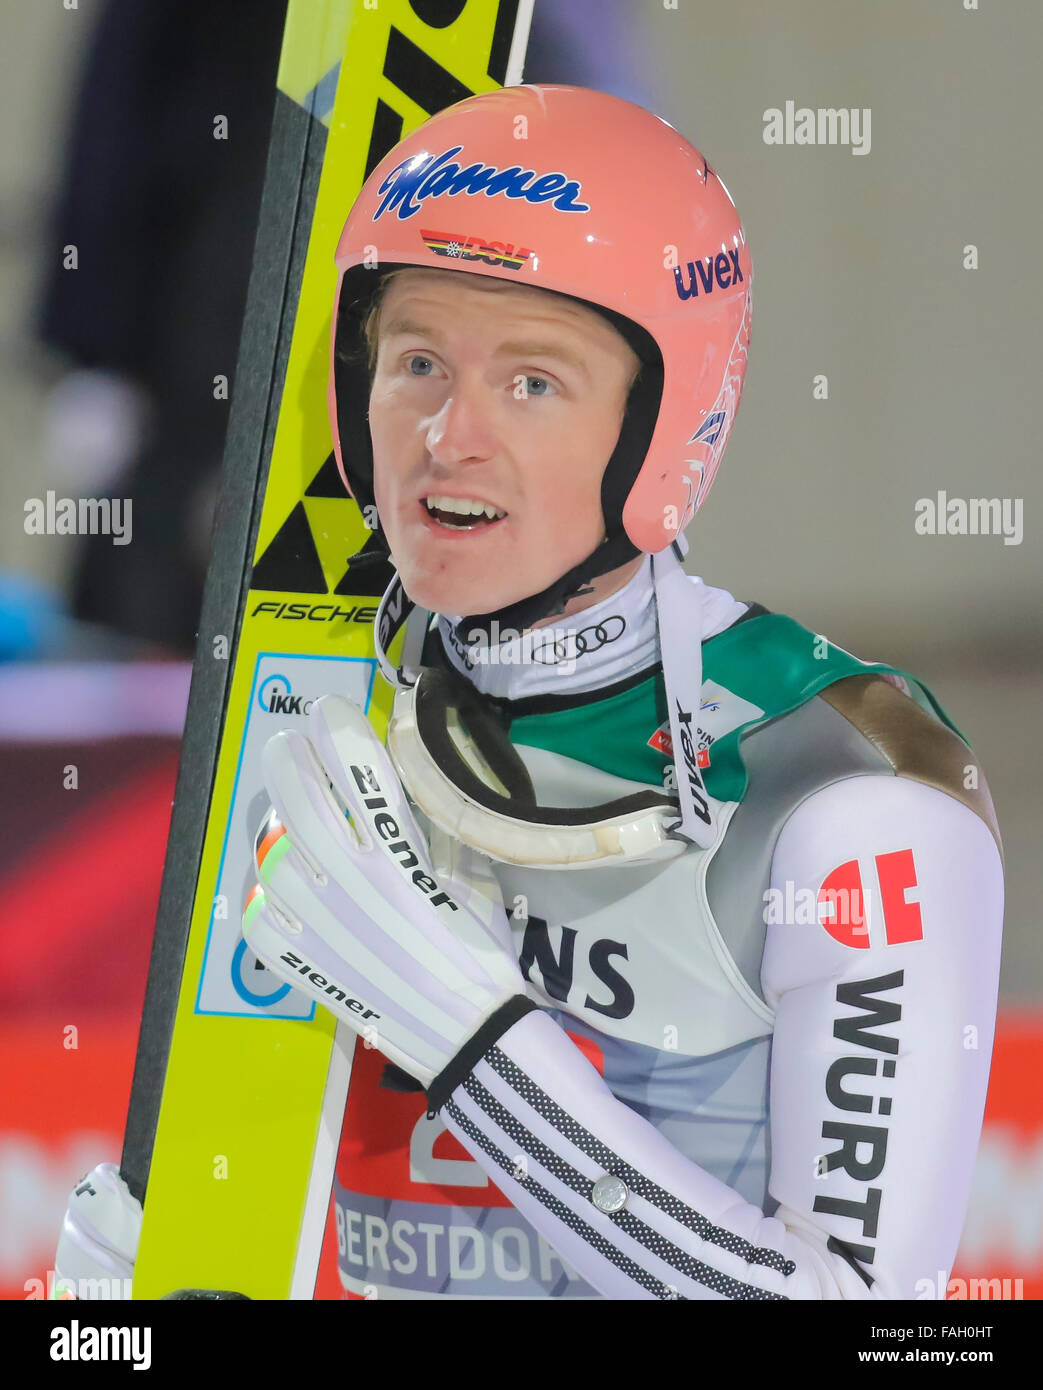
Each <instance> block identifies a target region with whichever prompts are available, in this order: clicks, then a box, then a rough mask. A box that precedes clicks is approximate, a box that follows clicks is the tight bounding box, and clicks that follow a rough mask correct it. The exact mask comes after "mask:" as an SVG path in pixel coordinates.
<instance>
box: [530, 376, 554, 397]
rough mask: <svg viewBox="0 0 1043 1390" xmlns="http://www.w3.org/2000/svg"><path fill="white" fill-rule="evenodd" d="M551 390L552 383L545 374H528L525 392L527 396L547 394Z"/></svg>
mask: <svg viewBox="0 0 1043 1390" xmlns="http://www.w3.org/2000/svg"><path fill="white" fill-rule="evenodd" d="M550 390H551V384H550V382H549V381H548V380H547V378H546V377H545V376H527V377H526V378H525V394H526V395H527V396H546V395H547V394H548V393H549V392H550Z"/></svg>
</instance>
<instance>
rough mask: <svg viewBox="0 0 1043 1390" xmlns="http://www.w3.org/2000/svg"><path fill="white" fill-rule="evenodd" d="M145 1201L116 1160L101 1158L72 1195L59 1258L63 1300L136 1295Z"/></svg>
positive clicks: (57, 1293) (57, 1281)
mask: <svg viewBox="0 0 1043 1390" xmlns="http://www.w3.org/2000/svg"><path fill="white" fill-rule="evenodd" d="M140 1238H141V1203H140V1202H138V1201H137V1199H136V1198H135V1197H133V1196H131V1193H130V1190H129V1188H128V1187H127V1184H126V1183H125V1182H124V1181H123V1179H122V1178H121V1177H120V1173H119V1168H118V1167H117V1165H116V1164H115V1163H99V1164H98V1166H97V1167H96V1168H92V1169H91V1171H90V1172H89V1173H87V1174H86V1175H85V1176H84V1177H82V1178H81V1179H80V1181H79V1182H78V1183H77V1184H76V1187H75V1189H74V1190H73V1192H72V1194H71V1195H70V1197H69V1205H68V1207H67V1208H66V1212H65V1219H64V1220H63V1221H62V1233H61V1236H60V1237H59V1239H58V1251H57V1253H56V1255H55V1257H54V1274H55V1293H54V1297H55V1298H58V1299H71V1298H99V1299H124V1298H130V1287H131V1279H132V1277H133V1274H134V1261H135V1260H136V1259H137V1256H138V1241H139V1239H140Z"/></svg>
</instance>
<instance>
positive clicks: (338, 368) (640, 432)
mask: <svg viewBox="0 0 1043 1390" xmlns="http://www.w3.org/2000/svg"><path fill="white" fill-rule="evenodd" d="M404 268H405V266H403V265H398V264H396V265H382V266H381V271H382V272H383V274H380V273H375V272H374V271H373V270H372V269H369V268H366V267H363V266H353V267H351V268H349V269H348V270H346V271H345V272H344V276H343V280H342V283H341V291H340V298H339V302H338V305H337V310H336V312H337V328H336V335H335V340H334V351H333V364H332V365H333V385H334V392H335V402H336V414H337V429H338V434H339V437H340V470H341V477H342V478H343V479H344V483H345V486H346V487H347V489H348V491H349V492H350V493H351V495H352V497H354V499H355V501H356V502H357V503H358V505H359V506H360V507H362V508H364V507H367V506H374V505H375V499H374V487H373V447H372V442H371V439H370V433H369V427H368V424H369V392H370V375H369V364H368V349H367V345H366V341H365V332H364V330H365V325H366V320H367V318H368V317H369V313H370V310H371V308H372V306H373V304H374V303H375V301H376V297H377V294H378V293H379V290H380V285H381V282H382V281H383V279H384V276H385V275H387V274H390V273H391V272H392V271H393V270H399V269H404ZM546 293H548V294H555V295H558V297H559V298H562V299H568V300H571V301H572V302H573V303H576V304H580V305H582V306H583V307H584V308H587V309H592V310H593V311H594V312H595V313H597V314H600V315H601V316H602V318H605V319H607V320H608V322H609V323H610V324H611V325H612V327H613V328H615V329H616V331H617V332H618V333H619V334H620V335H621V336H622V337H623V338H624V339H625V341H626V342H627V343H628V344H629V346H630V347H631V348H632V349H633V351H634V352H635V354H636V355H637V357H638V358H639V360H640V363H641V366H640V369H639V371H638V374H637V377H636V379H635V381H634V382H633V384H632V385H631V388H630V393H629V395H628V397H627V403H626V408H625V410H624V412H623V420H622V423H621V425H620V430H619V438H618V439H617V441H616V446H615V448H614V449H613V451H612V454H611V457H610V458H609V460H608V463H607V464H606V466H605V472H604V474H603V475H602V480H601V512H602V518H603V520H604V526H605V539H604V540H603V541H602V542H601V544H600V545H599V546H598V547H597V549H596V550H594V551H593V552H592V553H591V554H590V555H589V556H587V557H586V559H585V560H583V561H582V562H581V563H580V564H578V565H576V566H574V567H573V568H572V569H570V570H569V571H568V572H567V573H566V574H564V575H562V576H561V578H560V579H558V580H556V581H555V583H553V584H551V585H549V586H548V587H547V588H546V589H544V590H543V592H542V593H540V594H533V595H531V596H530V597H528V598H525V599H521V600H519V602H517V603H515V604H511V605H509V606H508V607H507V608H504V609H501V610H499V611H498V612H496V613H489V614H475V615H472V616H470V617H468V618H466V619H465V620H464V621H465V622H466V623H467V624H468V625H469V628H470V629H473V630H477V631H486V632H488V631H489V629H490V628H491V627H492V624H493V622H494V621H496V622H498V623H499V625H500V627H501V628H503V627H511V628H517V629H519V630H520V629H522V628H524V627H527V626H529V625H530V624H532V623H534V622H538V621H540V619H542V618H546V617H551V616H553V615H554V614H557V613H560V612H562V610H563V609H564V608H565V605H566V604H567V603H568V601H569V600H570V599H571V598H574V597H575V596H576V595H577V594H579V593H581V592H582V591H583V588H584V587H585V585H586V584H588V583H589V582H590V581H591V580H592V579H597V578H599V577H600V576H601V575H604V574H608V573H609V572H610V571H611V570H614V569H618V568H619V566H620V565H624V564H626V563H627V561H628V560H632V559H634V558H636V557H637V556H638V555H640V554H641V553H642V552H641V551H640V550H639V549H638V548H637V546H635V545H634V543H633V542H632V541H631V540H630V538H629V537H628V536H627V534H626V531H625V530H624V528H623V508H624V506H625V505H626V501H627V498H628V497H629V495H630V491H631V489H632V488H633V486H634V482H635V480H636V478H637V475H638V473H639V472H640V469H641V465H642V464H643V462H644V460H645V456H646V455H647V453H648V447H649V444H650V443H651V440H652V435H653V433H654V431H655V426H656V421H657V419H658V417H659V408H660V405H661V403H662V398H663V377H664V369H663V355H662V352H661V351H660V349H659V346H658V344H657V343H656V341H655V339H654V338H653V337H652V335H651V334H650V333H649V332H648V331H647V330H646V329H644V328H642V327H641V325H640V324H637V323H635V322H633V320H631V319H627V318H625V317H623V316H622V315H621V314H617V313H616V312H615V311H614V310H611V309H606V308H603V307H602V306H601V305H600V304H593V303H591V302H590V301H589V300H585V299H579V298H577V297H576V296H575V295H565V294H559V293H558V291H550V290H548V291H546ZM375 534H376V535H377V537H378V539H379V541H380V542H381V543H382V544H383V546H384V548H385V550H386V549H387V538H386V536H385V535H384V533H383V531H382V530H381V529H380V519H379V515H378V516H377V525H376V530H375ZM669 539H670V534H669V533H668V532H667V531H666V530H665V529H664V542H665V541H668V540H669Z"/></svg>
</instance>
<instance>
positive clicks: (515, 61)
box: [503, 0, 536, 87]
mask: <svg viewBox="0 0 1043 1390" xmlns="http://www.w3.org/2000/svg"><path fill="white" fill-rule="evenodd" d="M535 3H536V0H520V3H519V5H518V18H517V20H516V21H515V24H514V38H513V39H512V40H511V51H510V55H509V56H508V58H507V75H506V77H505V78H504V83H503V85H504V86H505V87H517V86H520V84H521V83H522V82H523V81H524V78H523V77H522V71H523V69H524V67H525V50H526V49H527V48H528V46H529V26H530V24H531V23H532V9H533V6H534V5H535Z"/></svg>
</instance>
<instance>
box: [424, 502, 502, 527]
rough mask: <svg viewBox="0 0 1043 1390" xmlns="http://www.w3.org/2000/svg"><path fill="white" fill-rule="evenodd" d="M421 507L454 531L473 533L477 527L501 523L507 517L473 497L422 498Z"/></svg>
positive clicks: (498, 508)
mask: <svg viewBox="0 0 1043 1390" xmlns="http://www.w3.org/2000/svg"><path fill="white" fill-rule="evenodd" d="M421 505H422V506H423V507H424V508H425V510H426V511H427V514H428V516H430V517H431V518H432V519H433V520H435V521H437V522H438V523H439V524H440V525H442V526H448V527H451V528H452V529H453V530H456V531H459V530H465V531H473V530H475V529H476V528H477V527H479V526H488V525H490V523H492V522H494V521H502V520H503V518H504V517H505V516H506V515H507V513H506V512H505V511H503V510H502V508H500V507H494V506H493V504H492V503H491V502H480V501H478V499H477V498H474V497H435V496H432V497H424V498H422V499H421Z"/></svg>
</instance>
